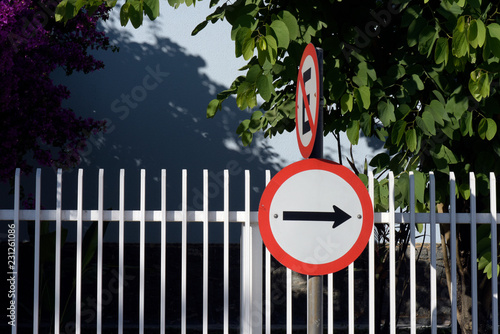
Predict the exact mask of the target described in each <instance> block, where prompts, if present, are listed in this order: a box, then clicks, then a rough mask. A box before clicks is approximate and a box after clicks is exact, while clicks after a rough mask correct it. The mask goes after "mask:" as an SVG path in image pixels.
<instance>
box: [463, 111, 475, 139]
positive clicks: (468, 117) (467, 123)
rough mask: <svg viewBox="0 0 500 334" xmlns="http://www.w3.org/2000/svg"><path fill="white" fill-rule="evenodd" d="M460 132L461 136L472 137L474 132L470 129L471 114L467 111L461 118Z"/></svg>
mask: <svg viewBox="0 0 500 334" xmlns="http://www.w3.org/2000/svg"><path fill="white" fill-rule="evenodd" d="M460 132H461V133H462V135H463V136H465V135H467V134H469V136H472V135H473V134H474V131H473V129H472V112H470V111H468V110H467V111H466V112H465V113H464V114H463V115H462V118H461V119H460Z"/></svg>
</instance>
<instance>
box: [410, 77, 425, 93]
mask: <svg viewBox="0 0 500 334" xmlns="http://www.w3.org/2000/svg"><path fill="white" fill-rule="evenodd" d="M411 78H412V80H413V82H414V83H415V85H416V86H417V89H418V90H424V88H425V87H424V83H423V82H422V79H420V77H419V76H418V75H416V74H412V75H411Z"/></svg>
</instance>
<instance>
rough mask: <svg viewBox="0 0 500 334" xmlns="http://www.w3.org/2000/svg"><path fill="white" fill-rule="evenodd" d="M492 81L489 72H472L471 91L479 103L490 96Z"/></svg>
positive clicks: (478, 70)
mask: <svg viewBox="0 0 500 334" xmlns="http://www.w3.org/2000/svg"><path fill="white" fill-rule="evenodd" d="M490 84H491V82H490V79H489V75H488V73H487V72H485V71H483V70H481V69H476V70H474V71H472V72H471V74H470V80H469V91H470V93H471V94H472V96H473V97H474V98H475V99H476V100H477V101H478V102H479V101H481V99H483V98H486V97H488V96H489V95H490Z"/></svg>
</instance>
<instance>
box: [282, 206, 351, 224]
mask: <svg viewBox="0 0 500 334" xmlns="http://www.w3.org/2000/svg"><path fill="white" fill-rule="evenodd" d="M333 210H334V212H318V211H283V220H288V221H290V220H294V221H316V222H333V225H332V228H336V227H338V226H340V225H341V224H343V223H345V222H346V221H347V220H349V219H350V218H351V216H350V215H349V214H347V213H346V212H345V211H343V210H342V209H340V208H339V207H338V206H336V205H334V206H333Z"/></svg>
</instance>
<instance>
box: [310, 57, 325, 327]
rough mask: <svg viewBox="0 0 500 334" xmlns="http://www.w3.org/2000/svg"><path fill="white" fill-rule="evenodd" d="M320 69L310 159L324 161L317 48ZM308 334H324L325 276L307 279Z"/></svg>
mask: <svg viewBox="0 0 500 334" xmlns="http://www.w3.org/2000/svg"><path fill="white" fill-rule="evenodd" d="M316 54H317V56H318V69H319V73H318V76H319V90H318V94H319V111H318V120H317V122H318V128H317V131H316V139H315V141H314V147H313V150H312V152H311V156H310V158H316V159H323V108H324V101H323V50H322V49H320V48H316ZM307 334H323V276H308V277H307Z"/></svg>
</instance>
